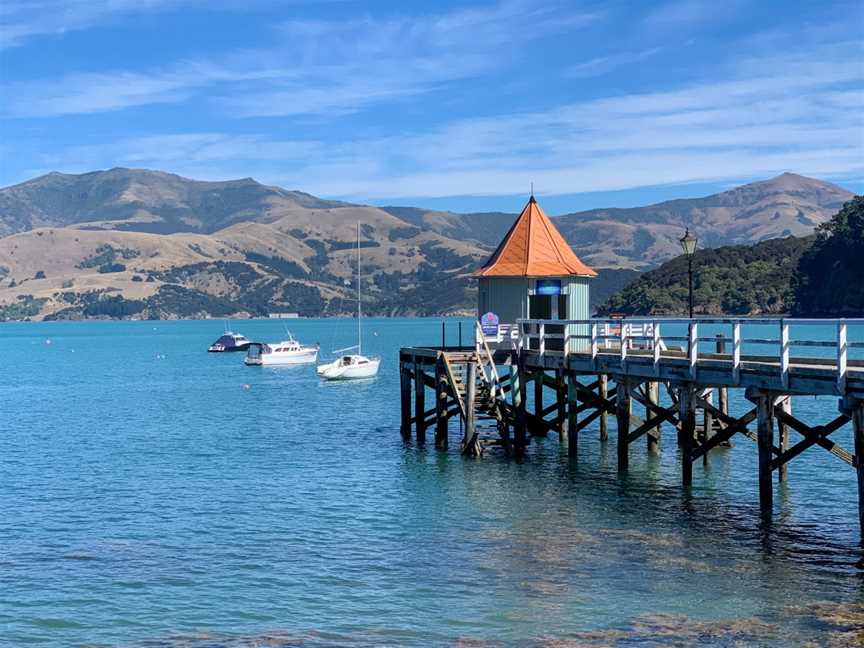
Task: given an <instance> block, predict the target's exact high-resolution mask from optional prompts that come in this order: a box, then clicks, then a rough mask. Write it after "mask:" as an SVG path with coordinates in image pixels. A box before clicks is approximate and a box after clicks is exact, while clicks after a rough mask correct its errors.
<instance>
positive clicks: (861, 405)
mask: <svg viewBox="0 0 864 648" xmlns="http://www.w3.org/2000/svg"><path fill="white" fill-rule="evenodd" d="M851 409H852V412H851V414H852V434H853V435H854V437H855V472H856V474H857V475H858V524H859V525H860V529H861V539H862V542H864V400H858V401H853V402H852V408H851Z"/></svg>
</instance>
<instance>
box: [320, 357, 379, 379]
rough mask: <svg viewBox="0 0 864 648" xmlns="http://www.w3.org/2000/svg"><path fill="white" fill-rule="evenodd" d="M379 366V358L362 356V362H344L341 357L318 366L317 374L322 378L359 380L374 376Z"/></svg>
mask: <svg viewBox="0 0 864 648" xmlns="http://www.w3.org/2000/svg"><path fill="white" fill-rule="evenodd" d="M380 366H381V359H380V358H368V359H367V358H363V361H362V362H358V363H351V364H346V363H345V362H344V359H343V358H340V359H338V360H334V361H333V362H329V363H327V364H323V365H319V366H318V375H319V376H320V377H321V378H323V379H324V380H360V379H363V378H374V377H375V376H377V375H378V368H379V367H380Z"/></svg>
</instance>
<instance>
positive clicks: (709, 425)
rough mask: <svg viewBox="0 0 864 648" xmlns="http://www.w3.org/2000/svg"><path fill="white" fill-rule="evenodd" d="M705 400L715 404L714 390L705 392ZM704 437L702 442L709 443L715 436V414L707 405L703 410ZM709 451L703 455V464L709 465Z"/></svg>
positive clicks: (709, 403)
mask: <svg viewBox="0 0 864 648" xmlns="http://www.w3.org/2000/svg"><path fill="white" fill-rule="evenodd" d="M705 402H706V403H707V404H708V405H711V406H713V405H714V390H713V389H709V390H708V391H707V393H706V394H705ZM702 413H703V417H702V438H701V439H700V443H701V444H705V443H708V441H710V440H711V437H713V436H714V415H713V414H712V413H711V408H710V407H706V408H704V409H703V410H702ZM708 454H709V453H708V452H706V453H704V454H703V455H702V465H703V466H707V465H708Z"/></svg>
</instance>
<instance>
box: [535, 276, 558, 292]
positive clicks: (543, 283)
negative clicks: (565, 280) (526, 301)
mask: <svg viewBox="0 0 864 648" xmlns="http://www.w3.org/2000/svg"><path fill="white" fill-rule="evenodd" d="M534 293H535V294H537V295H560V294H561V280H560V279H538V280H537V288H536V290H535V291H534Z"/></svg>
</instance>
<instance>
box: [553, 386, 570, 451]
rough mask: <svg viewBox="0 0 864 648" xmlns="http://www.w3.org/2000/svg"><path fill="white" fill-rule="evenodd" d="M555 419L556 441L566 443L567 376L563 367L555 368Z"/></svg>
mask: <svg viewBox="0 0 864 648" xmlns="http://www.w3.org/2000/svg"><path fill="white" fill-rule="evenodd" d="M555 404H556V405H557V406H558V408H557V410H556V416H555V419H556V421H557V422H558V442H559V443H560V444H561V445H564V444H565V443H567V377H566V376H565V374H564V370H563V369H556V370H555Z"/></svg>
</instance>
